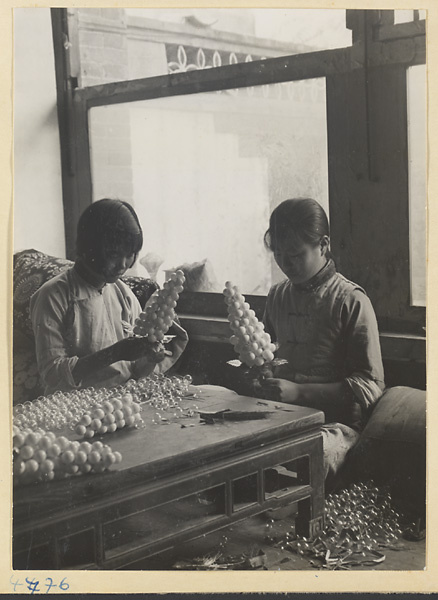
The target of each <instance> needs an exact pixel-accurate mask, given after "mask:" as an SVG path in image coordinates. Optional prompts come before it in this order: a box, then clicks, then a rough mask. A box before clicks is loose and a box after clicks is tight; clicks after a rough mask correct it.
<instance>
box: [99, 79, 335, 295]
mask: <svg viewBox="0 0 438 600" xmlns="http://www.w3.org/2000/svg"><path fill="white" fill-rule="evenodd" d="M326 135H327V134H326V102H325V81H324V80H323V79H317V80H308V81H300V82H292V83H285V84H277V85H270V86H260V87H257V88H248V89H246V88H243V89H239V90H230V91H227V92H220V93H217V92H214V93H203V94H194V95H188V96H177V97H170V98H162V99H155V100H148V101H142V102H135V103H130V104H122V105H118V106H105V107H96V108H93V109H91V111H90V139H91V157H92V176H93V199H94V200H97V199H99V198H101V197H104V196H110V197H120V198H123V199H127V200H128V201H131V202H132V203H133V205H134V206H135V208H136V210H137V212H138V214H139V217H140V220H141V222H142V226H143V228H144V232H145V244H144V247H143V255H145V254H147V253H150V252H153V253H155V254H158V255H160V256H161V257H162V258H163V264H162V265H161V267H160V271H159V273H158V281H159V282H161V281H162V280H163V278H164V271H165V269H171V268H174V267H177V266H180V265H181V264H187V263H190V264H194V263H202V262H203V261H206V264H205V266H204V267H203V268H201V266H200V265H199V270H200V272H202V276H201V279H202V285H201V286H200V287H197V288H196V289H198V290H199V289H201V290H204V291H221V290H222V288H223V285H224V282H225V281H226V280H233V281H234V282H235V283H236V284H237V285H239V286H240V287H241V289H242V291H243V292H244V293H252V294H265V293H266V292H267V291H268V289H269V287H270V285H271V284H272V283H273V282H275V281H277V280H279V278H280V277H281V274H280V272H279V270H278V269H277V267H276V266H275V265H274V264H273V261H272V257H271V255H270V253H269V252H267V251H266V250H265V248H264V245H263V235H264V232H265V230H266V228H267V225H268V219H269V215H270V212H271V210H272V209H273V208H274V207H275V206H276V205H277V204H278V203H279V202H281V201H282V200H285V199H286V198H290V197H294V196H310V197H313V198H315V199H317V200H318V201H320V202H321V203H322V204H323V205H324V206H325V207H326V208H327V206H328V174H327V139H326ZM138 269H140V270H141V269H142V267H141V266H139V267H138ZM141 274H143V275H144V274H145V273H144V271H143V272H141Z"/></svg>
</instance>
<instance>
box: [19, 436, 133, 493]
mask: <svg viewBox="0 0 438 600" xmlns="http://www.w3.org/2000/svg"><path fill="white" fill-rule="evenodd" d="M13 456H14V465H13V474H14V485H17V484H18V485H22V484H28V483H33V482H36V481H51V480H52V479H55V478H56V479H62V478H64V477H68V476H71V475H82V474H84V473H90V472H94V473H102V472H103V471H105V470H107V469H108V468H110V467H111V466H112V465H113V464H116V463H119V462H121V460H122V455H121V454H120V452H113V451H112V449H111V447H110V446H108V445H107V444H103V443H102V442H94V443H93V444H90V442H86V441H83V442H78V441H70V440H69V439H67V438H66V437H65V436H56V435H55V434H54V433H53V432H52V431H44V430H43V429H38V430H37V431H32V430H30V429H24V430H22V429H20V428H19V427H17V426H16V425H14V427H13Z"/></svg>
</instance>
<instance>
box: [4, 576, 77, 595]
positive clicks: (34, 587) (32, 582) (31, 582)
mask: <svg viewBox="0 0 438 600" xmlns="http://www.w3.org/2000/svg"><path fill="white" fill-rule="evenodd" d="M65 579H66V578H65V577H64V578H63V579H62V580H61V581H60V582H59V584H57V583H53V579H52V578H51V577H46V579H45V583H44V585H45V586H46V591H45V593H46V594H48V593H49V592H50V590H51V589H52V588H56V587H57V588H59V589H60V590H62V591H64V592H65V591H66V590H68V589H69V587H70V586H69V585H68V583H67V582H66V581H65ZM25 581H26V583H21V582H20V580H19V579H16V580H15V581H12V577H11V579H10V582H11V585H13V586H14V592H16V591H17V587H19V586H22V585H26V586H27V589H28V590H29V592H30V593H31V594H35V593H38V592H42V590H41V588H40V587H38V586H39V585H40V581H39V580H38V579H35V578H32V579H29V578H28V577H26V578H25ZM42 593H44V592H42Z"/></svg>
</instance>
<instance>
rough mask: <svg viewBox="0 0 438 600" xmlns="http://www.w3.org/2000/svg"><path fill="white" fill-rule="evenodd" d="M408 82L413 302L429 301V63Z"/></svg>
mask: <svg viewBox="0 0 438 600" xmlns="http://www.w3.org/2000/svg"><path fill="white" fill-rule="evenodd" d="M407 85H408V143H409V149H408V154H409V219H410V228H409V236H410V244H411V247H410V254H411V303H412V304H413V305H414V306H415V305H417V306H425V304H426V202H427V184H426V172H427V168H426V131H427V129H426V66H425V65H418V66H416V67H410V68H409V69H408V73H407Z"/></svg>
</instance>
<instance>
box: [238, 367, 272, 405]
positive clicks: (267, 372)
mask: <svg viewBox="0 0 438 600" xmlns="http://www.w3.org/2000/svg"><path fill="white" fill-rule="evenodd" d="M273 376H274V372H273V368H272V366H271V365H269V364H265V365H263V366H262V367H251V368H250V369H249V371H246V372H245V379H246V381H247V382H248V384H249V385H250V387H251V393H253V394H254V396H255V397H256V398H264V395H263V382H264V381H265V379H267V378H271V377H273Z"/></svg>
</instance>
